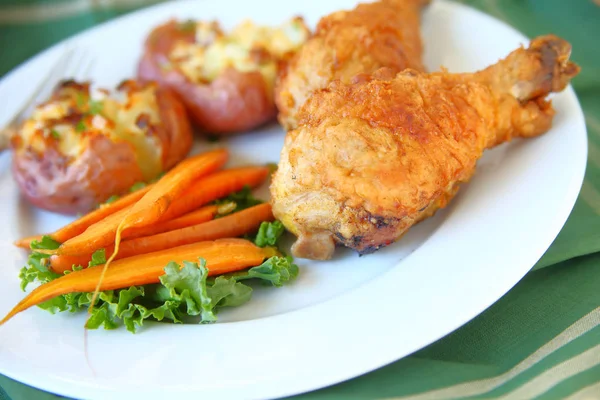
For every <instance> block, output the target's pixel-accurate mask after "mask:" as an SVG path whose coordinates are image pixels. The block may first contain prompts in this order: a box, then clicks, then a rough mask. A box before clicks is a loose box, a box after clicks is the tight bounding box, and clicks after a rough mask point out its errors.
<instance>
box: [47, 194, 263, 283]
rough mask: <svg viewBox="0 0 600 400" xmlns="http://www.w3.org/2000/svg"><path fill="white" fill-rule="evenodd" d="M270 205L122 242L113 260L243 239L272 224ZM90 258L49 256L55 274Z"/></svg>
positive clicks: (83, 262) (108, 248)
mask: <svg viewBox="0 0 600 400" xmlns="http://www.w3.org/2000/svg"><path fill="white" fill-rule="evenodd" d="M273 220H274V217H273V213H272V211H271V205H270V204H268V203H264V204H259V205H257V206H254V207H251V208H247V209H245V210H243V211H240V212H237V213H234V214H231V215H228V216H226V217H223V218H219V219H215V220H212V221H209V222H204V223H202V224H198V225H193V226H189V227H186V228H181V229H177V230H173V231H169V232H164V233H160V234H157V235H153V236H146V237H140V238H136V239H131V240H125V241H123V242H122V243H121V248H120V250H119V254H118V255H116V256H115V260H117V259H122V258H127V257H132V256H136V255H140V254H146V253H151V252H155V251H160V250H164V249H169V248H173V247H177V246H182V245H186V244H190V243H196V242H203V241H207V240H215V239H221V238H232V237H237V236H242V235H245V234H247V233H251V232H254V231H256V230H257V229H258V228H259V226H260V224H261V223H262V222H263V221H273ZM113 250H114V247H113V246H110V247H107V248H106V252H105V255H106V256H107V257H109V256H111V255H112V254H113ZM91 258H92V255H91V254H87V255H83V256H70V255H64V256H63V255H60V256H59V255H54V256H52V257H50V268H51V269H52V270H53V271H54V272H57V273H63V272H64V271H66V270H69V269H71V268H72V267H73V265H82V266H86V265H88V263H89V262H90V260H91Z"/></svg>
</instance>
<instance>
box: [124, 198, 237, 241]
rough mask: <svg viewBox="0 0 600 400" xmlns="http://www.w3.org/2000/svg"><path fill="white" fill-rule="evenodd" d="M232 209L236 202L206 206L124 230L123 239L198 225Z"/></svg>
mask: <svg viewBox="0 0 600 400" xmlns="http://www.w3.org/2000/svg"><path fill="white" fill-rule="evenodd" d="M232 209H235V203H226V204H223V205H222V206H217V205H209V206H204V207H201V208H199V209H198V210H196V211H192V212H189V213H187V214H185V215H182V216H181V217H179V218H175V219H172V220H170V221H164V222H158V223H157V224H155V225H150V226H143V227H140V228H133V229H128V230H126V231H125V232H123V239H134V238H138V237H142V236H150V235H156V234H159V233H163V232H168V231H173V230H175V229H180V228H185V227H187V226H192V225H198V224H201V223H203V222H206V221H210V220H211V219H213V218H214V217H215V216H216V215H217V214H219V213H226V212H227V210H232ZM220 210H224V211H220Z"/></svg>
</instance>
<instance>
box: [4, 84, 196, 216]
mask: <svg viewBox="0 0 600 400" xmlns="http://www.w3.org/2000/svg"><path fill="white" fill-rule="evenodd" d="M156 96H157V103H158V107H159V113H160V118H161V125H160V126H157V127H156V134H157V136H158V138H159V141H160V142H161V146H162V151H163V153H162V165H163V170H168V169H170V168H171V167H173V166H174V165H175V164H177V163H178V162H179V161H181V160H182V159H184V158H185V157H186V156H187V154H188V153H189V151H190V149H191V147H192V141H193V133H192V128H191V125H190V122H189V119H188V117H187V115H186V111H185V107H184V106H183V104H182V103H181V101H180V100H179V98H178V97H177V96H176V95H175V94H174V93H173V92H172V91H171V90H169V89H165V88H158V89H157V91H156ZM88 137H89V138H90V139H89V140H90V142H89V146H88V147H87V148H86V149H85V150H84V151H83V153H82V154H81V155H79V156H78V157H77V158H76V159H73V160H69V159H67V157H65V156H64V155H63V154H61V153H60V151H59V150H58V148H57V147H56V144H55V143H54V141H53V140H52V139H50V138H48V139H46V149H45V151H44V152H43V153H41V154H40V153H38V152H36V151H34V150H33V149H31V148H27V147H25V146H23V144H22V141H21V139H20V138H19V137H18V136H16V137H14V138H13V141H12V147H13V150H14V152H13V159H12V171H13V177H14V179H15V181H16V183H17V185H18V186H19V189H20V191H21V193H22V195H23V196H24V197H25V198H26V199H27V200H28V201H29V202H30V203H32V204H33V205H35V206H37V207H40V208H43V209H45V210H48V211H53V212H57V213H60V214H65V215H77V214H85V213H87V212H89V211H91V210H93V209H94V208H95V207H96V206H98V204H101V203H103V202H105V201H106V200H107V199H108V198H109V197H110V196H112V195H115V194H117V195H120V194H124V193H127V192H128V191H129V189H130V188H131V186H132V185H133V184H134V183H136V182H142V181H143V180H144V177H143V175H142V172H141V170H140V168H139V165H138V161H137V159H136V155H135V150H134V148H133V146H132V145H131V144H129V143H127V142H124V141H120V142H113V141H111V140H110V139H109V138H107V137H106V136H104V135H101V134H96V135H94V136H91V137H90V136H88Z"/></svg>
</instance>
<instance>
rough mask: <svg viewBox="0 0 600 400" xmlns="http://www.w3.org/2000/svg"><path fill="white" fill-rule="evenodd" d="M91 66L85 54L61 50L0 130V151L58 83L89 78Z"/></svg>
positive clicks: (90, 61) (87, 55) (5, 147)
mask: <svg viewBox="0 0 600 400" xmlns="http://www.w3.org/2000/svg"><path fill="white" fill-rule="evenodd" d="M92 65H93V59H92V58H91V56H90V55H89V54H88V53H87V52H85V51H82V50H76V49H75V48H73V47H68V48H66V49H65V50H63V53H62V54H61V55H60V57H58V59H57V60H56V62H55V63H54V64H53V65H52V68H50V69H49V70H48V72H47V73H46V75H45V76H44V78H43V79H42V80H41V81H40V83H39V84H38V85H37V86H36V87H35V88H34V89H33V91H32V92H31V94H30V95H29V97H28V98H27V100H26V101H25V102H24V103H23V105H22V106H21V107H20V108H19V109H18V110H17V111H16V112H15V113H14V115H13V116H12V118H11V119H10V120H9V121H8V123H7V124H6V125H5V126H4V128H2V130H0V151H3V150H6V149H7V148H8V147H9V144H10V139H11V137H12V136H13V134H14V133H15V132H16V131H17V130H18V128H19V125H20V124H21V122H22V121H23V120H24V119H25V117H26V116H28V115H29V113H31V111H33V108H34V107H35V106H36V105H37V104H39V103H40V102H42V101H44V100H46V99H47V98H48V97H49V96H50V94H51V93H52V91H53V90H54V88H55V87H56V85H57V84H58V83H59V82H60V81H62V80H65V79H75V80H79V81H81V80H86V79H88V77H89V73H90V70H91V68H92Z"/></svg>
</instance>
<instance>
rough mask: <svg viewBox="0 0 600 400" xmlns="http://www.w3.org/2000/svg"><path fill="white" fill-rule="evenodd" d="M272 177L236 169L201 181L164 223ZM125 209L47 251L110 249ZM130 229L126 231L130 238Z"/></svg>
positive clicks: (177, 202) (263, 172)
mask: <svg viewBox="0 0 600 400" xmlns="http://www.w3.org/2000/svg"><path fill="white" fill-rule="evenodd" d="M268 175H269V169H268V168H267V167H245V168H234V169H228V170H223V171H219V172H216V173H214V174H211V175H209V176H207V177H205V178H202V179H200V180H199V181H198V182H196V183H195V184H194V185H193V186H192V187H191V188H189V189H188V190H187V191H186V192H185V193H184V194H183V195H181V197H180V198H178V199H177V200H175V201H174V202H173V204H171V207H169V210H168V211H167V212H166V214H165V215H164V216H163V217H162V218H161V221H162V222H166V221H170V220H173V219H175V218H177V217H179V216H182V215H184V214H186V213H188V212H190V211H192V210H195V209H197V208H198V207H200V206H202V205H204V204H206V203H209V202H211V201H213V200H217V199H220V198H223V197H225V196H227V195H229V194H231V193H233V192H237V191H239V190H241V189H243V188H244V186H250V187H255V186H257V185H259V184H260V183H262V182H263V181H264V180H265V179H266V178H267V176H268ZM124 212H125V210H121V211H120V212H117V213H116V214H113V215H110V216H109V217H107V218H106V219H104V220H103V221H101V222H99V223H98V224H95V225H92V226H90V227H89V228H88V229H87V230H86V231H85V232H83V233H82V234H80V235H78V236H75V237H74V238H72V239H70V240H68V241H66V242H64V243H63V244H62V245H61V246H60V247H59V248H58V249H57V250H52V251H47V253H50V254H58V255H86V254H88V255H89V254H91V253H93V252H94V251H96V250H98V249H102V248H105V247H107V246H109V245H110V244H111V243H113V242H114V240H115V234H116V231H117V228H118V226H119V223H120V221H121V220H122V218H123V213H124ZM126 235H127V230H125V231H124V232H123V236H124V237H126Z"/></svg>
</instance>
